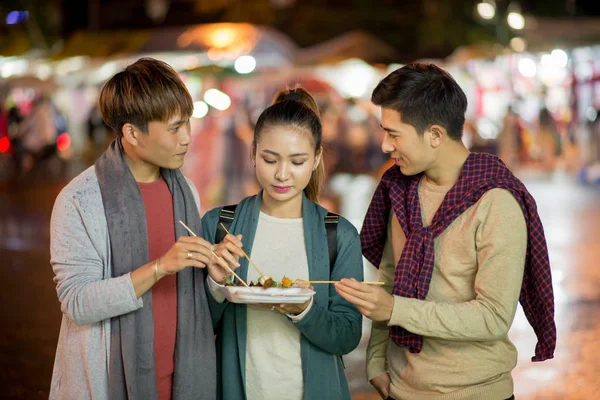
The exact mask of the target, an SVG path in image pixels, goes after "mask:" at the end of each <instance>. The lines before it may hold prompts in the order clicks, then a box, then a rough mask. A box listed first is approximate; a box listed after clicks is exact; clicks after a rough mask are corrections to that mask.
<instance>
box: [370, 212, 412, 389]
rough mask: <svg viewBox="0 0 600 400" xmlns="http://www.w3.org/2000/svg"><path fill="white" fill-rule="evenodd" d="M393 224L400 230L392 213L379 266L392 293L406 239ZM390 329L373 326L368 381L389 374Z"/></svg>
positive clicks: (377, 324)
mask: <svg viewBox="0 0 600 400" xmlns="http://www.w3.org/2000/svg"><path fill="white" fill-rule="evenodd" d="M392 222H395V223H396V225H397V226H398V228H400V225H399V224H398V220H397V219H395V217H394V215H393V213H390V222H389V223H388V232H387V241H386V243H385V247H384V248H383V255H382V257H381V263H380V264H379V280H380V281H381V282H385V285H384V286H383V288H384V289H385V290H386V291H387V292H388V293H392V289H393V287H394V271H395V270H396V264H397V263H396V259H397V256H396V253H397V254H400V253H401V252H402V248H403V247H404V243H405V242H406V238H405V236H404V233H403V232H402V230H401V229H398V230H396V231H394V232H393V231H392ZM398 257H399V256H398ZM389 333H390V329H389V327H388V326H386V324H385V323H380V322H373V323H372V325H371V337H370V338H369V344H368V345H367V362H366V367H367V380H369V381H370V380H371V379H373V378H376V377H378V376H380V375H382V374H384V373H386V372H387V370H388V366H387V347H388V343H389V341H390V337H389Z"/></svg>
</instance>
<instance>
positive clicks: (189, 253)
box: [187, 251, 193, 259]
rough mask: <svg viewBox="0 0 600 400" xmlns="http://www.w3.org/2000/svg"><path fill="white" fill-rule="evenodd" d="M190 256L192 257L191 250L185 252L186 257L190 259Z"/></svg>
mask: <svg viewBox="0 0 600 400" xmlns="http://www.w3.org/2000/svg"><path fill="white" fill-rule="evenodd" d="M192 257H193V254H192V252H191V251H190V252H188V254H187V258H189V259H191V258H192Z"/></svg>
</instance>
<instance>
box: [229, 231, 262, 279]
mask: <svg viewBox="0 0 600 400" xmlns="http://www.w3.org/2000/svg"><path fill="white" fill-rule="evenodd" d="M221 227H222V228H223V229H225V232H227V234H229V235H231V233H229V231H228V230H227V228H225V225H223V224H222V223H221ZM241 250H242V253H244V257H246V260H248V262H249V263H250V264H252V266H253V267H254V269H255V270H256V272H258V276H263V275H264V274H263V273H262V272H261V271H260V269H258V267H257V266H256V264H254V262H253V261H252V260H251V259H250V257H248V254H246V252H245V251H244V249H241Z"/></svg>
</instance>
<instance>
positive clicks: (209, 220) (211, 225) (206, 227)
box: [202, 208, 229, 327]
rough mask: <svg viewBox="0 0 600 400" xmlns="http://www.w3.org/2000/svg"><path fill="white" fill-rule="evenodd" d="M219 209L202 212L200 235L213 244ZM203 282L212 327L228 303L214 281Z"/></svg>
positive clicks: (215, 324) (217, 321) (221, 315)
mask: <svg viewBox="0 0 600 400" xmlns="http://www.w3.org/2000/svg"><path fill="white" fill-rule="evenodd" d="M220 210H221V209H220V208H215V209H213V210H211V211H209V212H207V213H206V214H204V217H202V235H203V236H204V239H205V240H207V241H209V242H210V243H213V244H214V241H215V232H216V230H217V223H218V221H219V212H220ZM207 275H208V274H207ZM205 284H206V290H207V291H208V293H207V296H206V298H207V299H208V306H209V308H210V315H211V318H212V322H213V327H216V326H217V324H218V323H219V321H220V320H221V318H222V317H223V313H224V312H225V309H226V308H227V306H228V305H229V302H228V301H227V300H226V299H225V298H224V296H221V295H220V294H219V293H218V292H219V291H218V288H217V287H216V286H215V285H217V284H216V283H215V284H214V285H211V282H210V280H209V279H208V278H207V280H206V282H205Z"/></svg>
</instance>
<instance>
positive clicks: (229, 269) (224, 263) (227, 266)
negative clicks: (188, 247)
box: [179, 221, 250, 288]
mask: <svg viewBox="0 0 600 400" xmlns="http://www.w3.org/2000/svg"><path fill="white" fill-rule="evenodd" d="M179 223H180V224H181V225H183V227H184V228H185V229H187V231H188V232H189V233H190V234H191V235H192V236H197V235H196V234H195V233H194V231H192V230H191V229H190V228H189V227H188V226H187V225H186V224H184V223H183V221H179ZM210 252H211V253H212V254H213V256H215V257H216V258H217V261H219V263H221V265H222V266H224V267H225V268H227V270H228V271H229V272H231V273H232V274H233V276H235V277H236V278H238V280H239V281H240V282H242V284H243V285H244V286H246V287H247V288H250V286H248V285H247V284H246V282H244V280H243V279H242V278H240V277H239V276H238V274H236V273H235V272H233V270H232V269H231V268H229V265H227V263H226V262H225V260H223V259H222V258H221V257H219V256H218V255H217V254H216V253H215V252H214V251H212V250H211V251H210Z"/></svg>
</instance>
